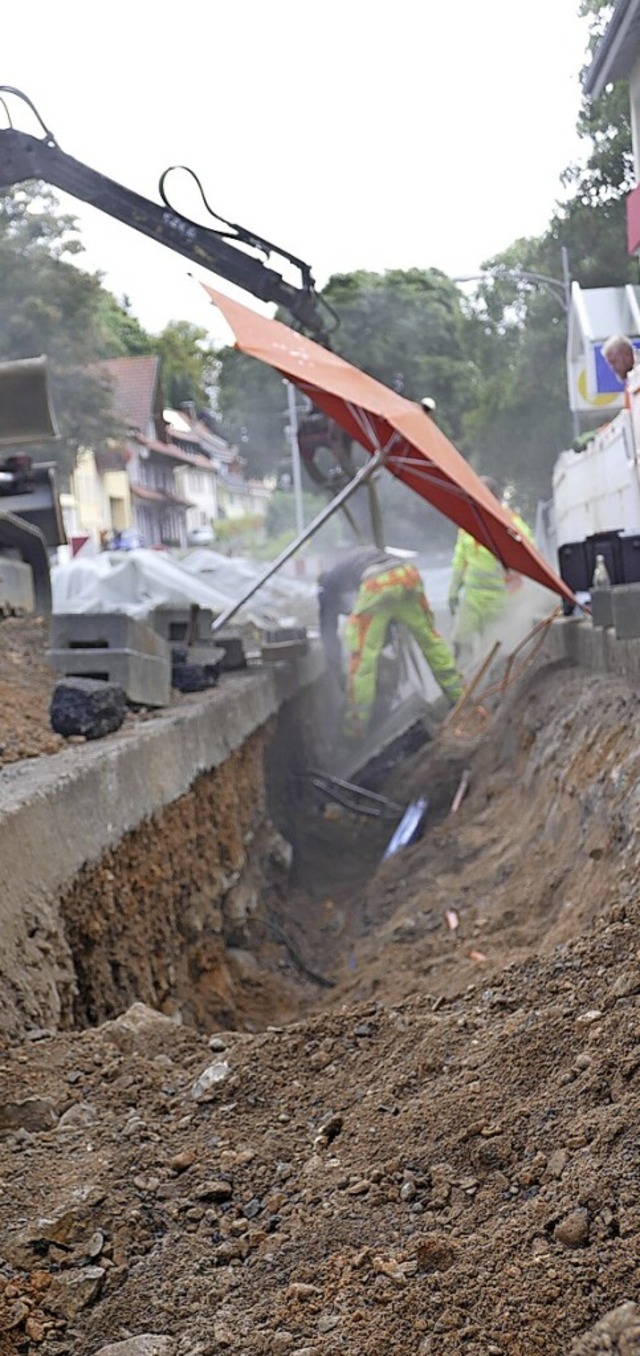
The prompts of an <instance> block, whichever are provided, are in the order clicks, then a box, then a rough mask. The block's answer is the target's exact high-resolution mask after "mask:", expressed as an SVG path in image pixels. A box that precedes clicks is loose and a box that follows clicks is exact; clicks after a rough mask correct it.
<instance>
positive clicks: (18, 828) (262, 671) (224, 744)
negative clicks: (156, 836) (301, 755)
mask: <svg viewBox="0 0 640 1356" xmlns="http://www.w3.org/2000/svg"><path fill="white" fill-rule="evenodd" d="M323 667H324V660H323V656H322V652H321V649H320V647H319V646H315V647H313V649H312V650H311V652H310V653H309V655H308V656H306V657H305V658H304V659H303V660H299V661H297V662H296V663H291V664H287V665H284V664H282V665H277V666H274V665H270V666H269V667H256V668H249V669H246V670H244V671H241V672H238V673H232V674H228V675H226V676H225V677H224V678H223V680H222V681H221V683H220V685H219V686H218V687H216V688H213V689H211V690H210V691H209V692H207V693H205V694H202V695H200V694H199V695H198V696H197V697H193V698H187V699H186V700H185V701H184V703H183V704H181V705H180V707H179V708H178V709H173V710H170V711H165V712H162V713H160V714H158V715H157V716H155V717H154V718H153V720H150V721H149V722H148V723H144V724H138V725H132V726H129V727H125V728H124V729H122V730H120V731H118V732H117V733H116V734H114V735H111V736H109V738H108V739H106V740H103V741H96V742H95V743H87V744H83V745H82V746H73V747H72V748H68V749H65V750H63V751H62V752H60V753H58V754H53V755H51V756H49V757H43V758H37V759H33V760H31V761H29V762H25V763H21V764H17V765H15V766H13V767H9V768H7V769H6V770H5V771H4V772H3V773H2V774H1V775H0V864H1V867H2V879H3V888H2V892H1V895H0V935H1V937H2V943H1V949H0V969H1V970H2V972H3V974H4V977H5V984H4V985H3V986H2V988H3V990H4V992H0V1030H1V1029H2V1028H3V1027H4V1028H5V1029H7V1028H8V1029H9V1030H11V1029H12V1028H14V1029H15V1016H14V1014H15V1007H14V1004H13V1002H12V1003H11V1009H13V1011H10V1010H9V1009H8V1006H7V1000H6V988H7V980H8V979H9V980H10V984H9V987H10V988H12V989H13V990H14V991H15V998H16V999H17V998H18V995H19V992H20V990H21V989H22V987H23V986H22V984H21V979H20V977H21V975H22V974H23V973H24V972H25V971H26V972H27V973H28V977H29V979H28V983H29V991H30V993H31V995H32V997H31V999H30V1000H29V1005H30V1006H31V1009H32V1017H33V1025H34V1026H38V1025H42V1024H43V1013H47V1014H48V1016H47V1023H48V1024H50V1023H52V1022H53V1023H55V1022H56V1021H57V1020H58V1018H59V1016H60V1012H61V1010H62V1006H63V1001H64V999H63V995H64V990H65V985H66V986H67V987H68V986H70V985H71V984H72V982H73V967H72V964H71V957H70V954H69V951H68V947H67V945H66V940H65V938H64V936H63V935H62V930H61V925H60V918H59V912H58V901H59V899H60V897H61V895H62V894H63V893H64V891H65V890H66V889H67V888H68V887H69V886H70V884H71V882H72V881H73V880H74V879H75V877H76V876H77V875H78V872H79V871H80V870H81V868H82V867H83V866H84V865H85V864H87V863H91V862H96V861H98V860H99V859H100V857H101V856H102V854H103V853H104V852H105V850H106V849H108V848H110V847H113V846H114V845H115V844H116V843H118V842H119V841H120V839H121V838H122V837H123V836H124V835H125V834H126V833H128V832H129V831H130V830H132V829H135V828H137V827H138V826H139V825H140V824H141V823H143V822H144V820H146V819H148V818H149V817H150V816H151V815H153V814H154V813H156V812H158V811H160V810H162V809H163V808H164V807H165V806H167V805H169V804H171V803H172V802H173V801H174V800H177V799H178V797H180V796H182V795H184V794H185V793H186V792H187V791H188V790H189V788H190V786H191V785H192V784H193V782H194V781H195V779H196V778H197V777H198V776H199V774H200V773H202V772H206V771H210V770H212V769H215V768H217V767H220V765H221V764H222V763H224V762H225V760H226V759H227V758H228V757H229V756H230V754H232V753H233V752H234V751H235V750H236V749H238V748H240V747H241V745H242V744H243V743H244V742H245V740H246V739H247V738H248V737H249V736H250V735H251V734H253V733H254V732H255V731H257V730H258V729H260V728H261V727H262V726H264V725H265V724H266V722H267V721H268V720H270V718H271V717H272V716H274V715H275V714H276V712H277V711H278V710H279V708H280V707H281V706H282V705H283V703H285V702H286V701H287V700H289V699H290V698H292V697H293V696H294V695H295V694H296V693H297V692H299V691H301V690H302V689H304V688H305V687H307V686H308V685H310V684H312V683H313V682H315V681H316V680H317V679H318V678H319V676H320V675H321V673H322V671H323ZM43 956H46V958H47V959H46V965H43V964H42V961H43ZM52 961H53V964H52ZM39 971H42V972H43V973H42V977H40V975H39ZM53 972H55V977H54V978H52V974H53ZM45 974H46V975H47V976H48V979H47V978H45ZM19 1005H20V1004H19V1001H18V1006H19ZM3 1008H4V1011H3ZM27 1015H28V1013H27ZM12 1018H13V1020H12ZM23 1020H24V1005H23ZM27 1024H28V1023H27Z"/></svg>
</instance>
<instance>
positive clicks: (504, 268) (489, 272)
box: [452, 245, 580, 438]
mask: <svg viewBox="0 0 640 1356" xmlns="http://www.w3.org/2000/svg"><path fill="white" fill-rule="evenodd" d="M561 253H562V277H561V278H552V277H550V276H549V274H548V273H534V272H532V271H531V270H529V269H524V268H518V267H515V268H509V267H508V265H506V264H496V265H495V267H494V268H486V269H484V270H483V272H482V273H471V274H468V275H466V276H465V277H459V278H453V280H452V281H453V282H458V283H462V282H481V281H482V279H483V278H498V279H499V278H506V279H508V280H509V281H511V282H528V283H533V284H534V285H535V286H537V287H542V288H543V289H544V291H546V292H548V293H549V295H550V296H552V297H554V298H555V300H556V301H557V302H559V303H560V306H561V307H562V310H563V311H564V314H565V318H566V320H567V323H568V321H569V312H570V310H571V273H570V271H569V253H568V251H567V248H566V246H565V245H563V246H562V250H561ZM571 422H572V424H573V436H574V438H576V437H578V435H579V433H580V421H579V419H578V415H577V411H576V410H572V411H571Z"/></svg>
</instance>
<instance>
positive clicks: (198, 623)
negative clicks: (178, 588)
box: [149, 607, 213, 645]
mask: <svg viewBox="0 0 640 1356" xmlns="http://www.w3.org/2000/svg"><path fill="white" fill-rule="evenodd" d="M149 625H150V626H152V627H153V630H154V631H157V633H158V635H160V636H162V637H163V639H164V640H166V641H167V643H168V644H169V645H186V643H187V638H188V635H189V628H190V625H191V611H190V609H189V608H188V607H157V608H156V609H155V611H154V612H152V613H151V615H150V617H149ZM212 625H213V612H212V611H211V608H208V607H200V608H198V612H197V614H196V619H195V631H194V636H193V641H194V643H195V644H200V643H204V644H207V643H210V641H211V627H212Z"/></svg>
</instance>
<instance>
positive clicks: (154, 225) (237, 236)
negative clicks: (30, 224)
mask: <svg viewBox="0 0 640 1356" xmlns="http://www.w3.org/2000/svg"><path fill="white" fill-rule="evenodd" d="M5 95H9V96H11V97H13V98H15V99H18V100H19V101H21V102H22V103H24V104H26V105H27V107H28V108H29V109H30V110H31V112H32V113H33V115H34V117H35V118H36V120H37V123H38V124H39V127H40V129H41V132H42V135H41V136H32V135H31V134H30V133H27V132H21V131H19V130H18V129H17V128H15V127H13V125H12V124H11V123H10V125H9V126H8V127H6V128H2V129H0V188H10V187H12V186H13V185H14V184H22V183H27V182H29V181H32V180H35V181H38V180H43V181H44V182H45V183H47V184H51V185H52V186H53V187H54V188H58V189H60V190H61V191H62V192H64V193H69V194H71V196H72V197H74V198H77V199H78V200H79V201H81V202H86V203H89V205H90V206H91V207H97V208H98V210H99V211H100V212H106V213H107V215H108V216H111V217H115V218H116V220H117V221H121V222H123V223H124V225H125V226H131V227H132V228H133V230H135V231H140V232H141V233H142V234H143V235H147V236H150V238H151V239H152V240H157V241H159V242H160V244H162V245H167V246H168V248H169V249H171V250H174V251H177V253H178V254H183V255H184V256H185V258H187V259H189V260H191V262H192V263H194V264H199V265H200V266H201V267H202V268H206V269H210V270H211V272H213V273H217V274H218V275H219V276H220V277H221V278H226V280H227V282H230V283H234V284H235V285H236V286H237V287H242V288H244V289H245V290H246V291H247V292H251V293H252V295H253V296H254V297H258V298H259V300H260V301H264V302H274V303H275V304H276V305H277V306H280V307H282V308H283V309H284V310H286V311H287V312H288V313H289V315H290V316H291V318H292V321H293V323H294V325H297V326H298V327H299V328H300V329H301V330H303V331H304V332H305V334H308V335H310V336H311V337H312V338H314V339H317V340H318V342H319V343H322V344H325V345H327V346H328V345H329V342H330V334H331V330H332V329H333V328H334V327H335V325H336V324H337V317H336V316H335V313H334V312H333V310H332V309H331V307H330V306H329V305H328V303H327V302H326V301H324V300H323V298H322V297H320V296H319V295H318V294H317V292H316V291H315V283H314V279H313V276H312V273H311V268H310V266H309V264H306V263H305V262H304V260H302V259H299V258H298V257H297V256H296V255H294V254H290V253H289V251H288V250H285V249H281V248H280V246H279V245H274V244H273V243H272V242H271V241H269V240H265V239H264V237H263V236H261V235H258V234H257V232H255V231H250V230H248V229H247V228H246V227H244V226H240V225H238V223H237V222H232V221H228V220H227V218H226V217H222V216H220V214H219V213H218V212H214V211H213V209H212V208H211V207H210V205H209V203H208V201H207V198H206V195H205V193H204V190H203V188H202V184H201V182H200V179H199V178H198V176H197V174H195V173H194V171H193V170H191V169H189V167H188V166H186V165H172V166H170V167H169V168H168V169H166V170H165V171H164V173H163V174H162V175H161V176H160V181H159V185H158V192H159V196H160V199H161V201H160V202H159V203H155V202H151V201H150V200H149V199H148V198H143V197H141V195H140V194H139V193H134V192H133V191H132V190H131V189H130V188H125V187H124V186H123V185H122V184H119V183H117V182H116V181H115V180H114V179H109V178H107V176H106V175H104V174H100V173H99V172H98V171H97V170H94V169H92V168H91V167H90V166H89V165H85V164H83V163H82V161H80V160H75V159H74V158H73V157H72V156H70V155H67V154H66V152H65V151H63V150H61V148H60V146H59V145H58V143H57V141H56V138H55V137H54V135H53V132H52V131H51V130H50V128H48V127H47V126H46V124H45V123H44V122H43V120H42V118H41V117H40V114H39V112H38V110H37V109H36V107H35V105H34V104H33V103H32V101H31V99H29V98H28V96H27V95H26V94H24V93H23V92H22V90H19V89H15V88H14V87H13V86H12V85H0V99H1V101H2V103H3V104H4V106H5V110H6V112H7V116H9V112H8V105H7V101H6V99H5V98H4V97H3V96H5ZM178 170H182V171H184V172H185V173H186V174H188V175H190V176H191V178H192V179H193V180H194V181H195V183H196V185H197V187H198V190H199V192H200V195H201V198H202V203H203V207H204V209H205V211H206V212H207V213H208V215H209V216H210V217H212V218H213V219H214V220H215V221H217V222H219V228H216V229H213V228H212V227H205V226H201V225H200V224H199V223H198V222H195V221H191V220H190V219H189V218H188V217H185V216H183V215H181V214H180V213H179V212H178V211H176V209H175V207H174V206H173V205H172V203H171V201H170V199H169V196H168V191H167V183H168V180H169V177H170V175H172V174H173V173H174V172H176V171H178ZM273 255H275V256H276V257H277V258H278V259H280V260H282V261H283V263H284V264H286V265H287V266H289V267H290V268H291V269H293V270H294V273H295V275H296V278H297V281H295V282H289V281H288V280H287V279H286V278H284V277H283V276H282V274H281V273H279V272H277V271H276V269H274V268H271V267H269V265H268V263H266V262H265V260H270V259H271V257H272V256H273ZM260 256H262V257H260Z"/></svg>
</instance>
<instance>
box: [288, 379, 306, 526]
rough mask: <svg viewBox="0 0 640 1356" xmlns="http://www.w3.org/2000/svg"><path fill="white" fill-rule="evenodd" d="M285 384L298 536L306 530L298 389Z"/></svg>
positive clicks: (289, 383) (290, 384) (291, 384)
mask: <svg viewBox="0 0 640 1356" xmlns="http://www.w3.org/2000/svg"><path fill="white" fill-rule="evenodd" d="M284 384H285V386H286V388H287V408H288V415H289V422H288V424H287V435H288V438H289V447H290V448H291V471H292V476H293V496H294V503H295V512H296V536H298V537H299V536H300V535H301V533H302V532H303V531H304V504H303V498H302V475H301V469H300V445H299V443H298V410H297V408H296V391H295V387H294V385H293V383H292V382H290V381H286V380H285V383H284Z"/></svg>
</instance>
